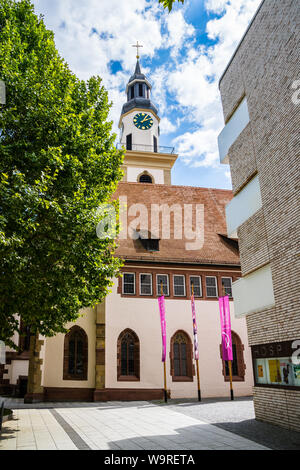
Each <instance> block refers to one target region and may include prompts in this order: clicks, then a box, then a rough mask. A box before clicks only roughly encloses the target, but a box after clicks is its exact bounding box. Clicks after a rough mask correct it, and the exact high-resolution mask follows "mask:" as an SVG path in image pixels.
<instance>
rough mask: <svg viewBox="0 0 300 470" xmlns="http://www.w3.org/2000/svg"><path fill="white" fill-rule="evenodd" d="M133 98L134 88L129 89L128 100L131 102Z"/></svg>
mask: <svg viewBox="0 0 300 470" xmlns="http://www.w3.org/2000/svg"><path fill="white" fill-rule="evenodd" d="M133 98H134V86H132V87H131V88H130V99H131V100H133Z"/></svg>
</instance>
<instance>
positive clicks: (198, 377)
mask: <svg viewBox="0 0 300 470" xmlns="http://www.w3.org/2000/svg"><path fill="white" fill-rule="evenodd" d="M192 297H193V300H194V283H193V282H192ZM195 321H196V312H195ZM193 328H194V324H193ZM194 335H195V331H194ZM194 350H195V338H194ZM196 369H197V386H198V401H201V389H200V374H199V359H197V358H196Z"/></svg>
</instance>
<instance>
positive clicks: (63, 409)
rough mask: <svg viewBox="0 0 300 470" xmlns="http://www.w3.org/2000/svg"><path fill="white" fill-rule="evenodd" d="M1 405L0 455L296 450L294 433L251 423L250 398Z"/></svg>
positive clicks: (299, 438) (10, 402) (297, 437)
mask: <svg viewBox="0 0 300 470" xmlns="http://www.w3.org/2000/svg"><path fill="white" fill-rule="evenodd" d="M5 406H6V407H10V408H12V409H13V410H14V413H13V419H12V420H10V421H7V422H6V423H4V425H3V430H2V435H1V438H0V450H26V449H28V450H29V449H30V450H33V449H34V450H35V449H37V450H46V449H53V450H56V449H59V450H65V449H70V450H77V449H79V450H90V449H95V450H223V449H230V450H267V449H276V448H286V449H300V434H298V433H291V432H290V431H288V430H283V429H280V428H277V427H275V426H270V425H266V424H264V423H259V422H257V421H255V420H254V411H253V402H252V400H251V399H250V398H247V399H238V400H236V401H235V402H230V401H229V400H226V399H223V400H204V401H203V402H202V403H200V404H199V403H198V402H196V401H182V400H181V401H176V400H172V401H170V402H169V403H168V404H164V403H161V402H106V403H42V404H36V405H25V404H24V403H22V400H9V399H7V400H6V405H5ZM259 441H260V442H259ZM266 444H268V445H266Z"/></svg>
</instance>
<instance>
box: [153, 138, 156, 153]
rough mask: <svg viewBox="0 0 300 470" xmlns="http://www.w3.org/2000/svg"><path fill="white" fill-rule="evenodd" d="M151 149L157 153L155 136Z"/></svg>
mask: <svg viewBox="0 0 300 470" xmlns="http://www.w3.org/2000/svg"><path fill="white" fill-rule="evenodd" d="M153 151H154V152H155V153H157V138H156V137H155V135H154V136H153Z"/></svg>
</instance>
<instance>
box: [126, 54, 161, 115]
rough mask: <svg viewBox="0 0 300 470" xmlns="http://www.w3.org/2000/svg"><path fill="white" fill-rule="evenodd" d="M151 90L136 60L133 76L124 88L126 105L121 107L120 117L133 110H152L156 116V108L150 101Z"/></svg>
mask: <svg viewBox="0 0 300 470" xmlns="http://www.w3.org/2000/svg"><path fill="white" fill-rule="evenodd" d="M151 88H152V86H151V84H150V83H149V81H148V79H147V77H146V75H144V74H143V73H142V72H141V67H140V62H139V59H137V62H136V66H135V71H134V74H133V75H132V76H131V77H130V79H129V81H128V83H127V86H126V95H127V103H125V104H124V105H123V108H122V112H121V117H122V115H123V114H125V113H128V111H130V110H131V109H134V108H142V109H147V110H150V109H152V110H153V111H154V113H155V114H157V113H158V111H157V108H156V106H155V105H154V104H153V103H152V101H151V99H150V93H151Z"/></svg>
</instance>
